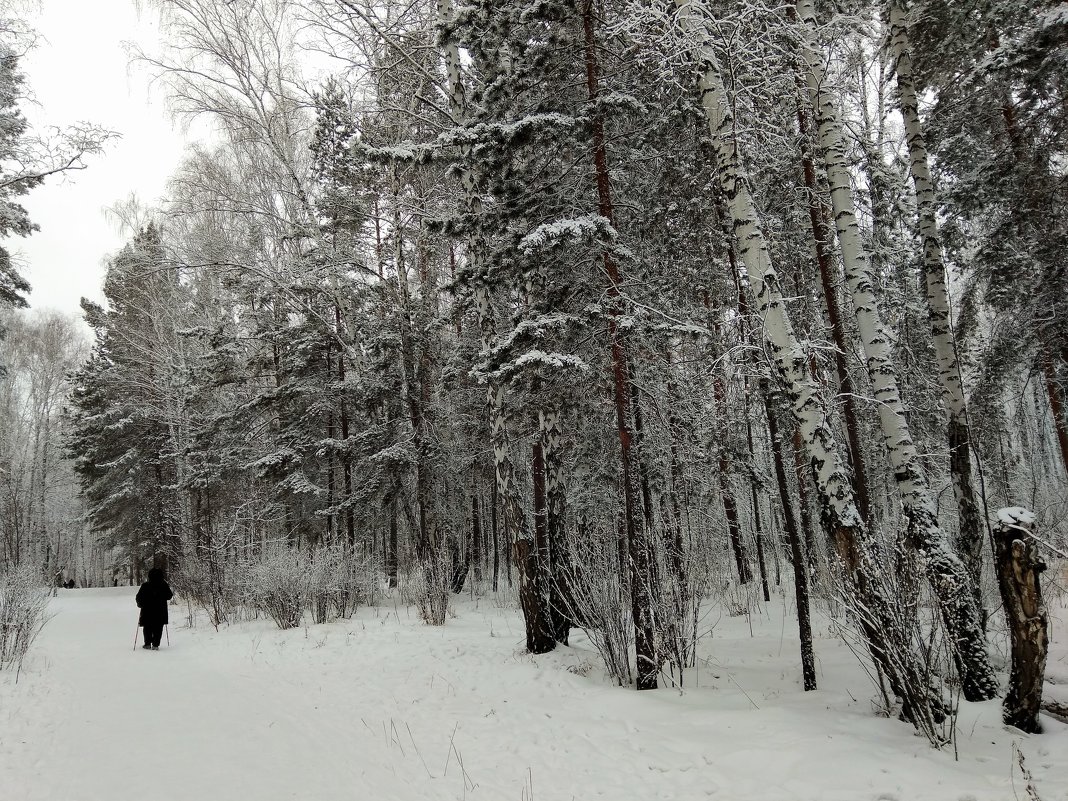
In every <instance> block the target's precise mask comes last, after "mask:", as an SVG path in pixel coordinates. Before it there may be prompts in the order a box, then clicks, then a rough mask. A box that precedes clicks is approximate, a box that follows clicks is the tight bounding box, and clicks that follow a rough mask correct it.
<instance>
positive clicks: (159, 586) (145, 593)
mask: <svg viewBox="0 0 1068 801" xmlns="http://www.w3.org/2000/svg"><path fill="white" fill-rule="evenodd" d="M173 597H174V593H173V592H171V588H170V585H168V584H167V582H166V581H164V580H163V571H162V570H160V569H159V568H158V567H154V568H152V569H151V570H149V571H148V581H146V582H145V583H144V584H142V585H141V589H139V590H138V591H137V606H138V608H139V609H140V610H141V618H140V622H139V625H141V626H165V625H166V624H167V623H169V622H170V621H169V620H168V618H167V601H169V600H170V599H171V598H173Z"/></svg>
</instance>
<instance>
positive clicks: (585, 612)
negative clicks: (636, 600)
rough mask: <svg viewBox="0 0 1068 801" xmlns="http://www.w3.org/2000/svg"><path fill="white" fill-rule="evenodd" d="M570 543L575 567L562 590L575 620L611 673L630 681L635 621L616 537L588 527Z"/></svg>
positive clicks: (627, 682)
mask: <svg viewBox="0 0 1068 801" xmlns="http://www.w3.org/2000/svg"><path fill="white" fill-rule="evenodd" d="M570 546H571V549H572V563H573V564H574V565H575V569H574V570H573V571H572V575H571V576H570V578H569V581H568V586H567V588H566V591H565V592H564V593H562V594H563V595H564V597H567V598H569V599H570V602H571V605H572V609H571V612H572V620H573V621H574V622H575V625H577V626H579V627H580V628H581V629H582V630H583V631H585V632H586V636H587V637H589V638H590V642H591V643H593V645H594V647H595V648H596V649H597V652H598V653H599V654H600V655H601V659H603V660H604V665H605V669H606V670H607V671H608V673H609V675H610V676H612V678H614V679H615V680H616V681H617V682H619V684H620V685H626V684H630V683H631V682H632V681H634V675H633V670H632V668H631V664H630V652H631V650H632V648H633V641H634V624H633V622H632V620H633V618H632V614H631V608H630V592H629V588H628V587H627V584H626V580H625V578H624V573H623V572H622V571H621V570H620V569H619V565H618V561H617V560H618V552H617V550H616V547H617V544H616V541H615V539H614V538H613V537H611V536H610V534H609V533H608V532H605V536H604V537H597V536H596V534H595V532H594V531H593V530H592V529H589V530H587V531H586V537H583V538H579V537H574V538H572V541H571V543H570Z"/></svg>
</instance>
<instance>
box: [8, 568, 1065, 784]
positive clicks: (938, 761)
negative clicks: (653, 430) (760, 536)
mask: <svg viewBox="0 0 1068 801" xmlns="http://www.w3.org/2000/svg"><path fill="white" fill-rule="evenodd" d="M133 592H134V591H133V589H130V588H125V589H115V590H72V591H61V592H60V595H59V597H58V598H56V599H54V600H53V601H52V607H51V608H52V612H53V613H54V615H55V617H54V619H52V621H51V622H50V623H49V624H48V626H47V627H46V628H45V630H44V632H43V633H42V635H41V637H40V639H39V641H38V645H37V647H36V650H35V652H34V653H33V654H32V655H31V657H30V658H29V659H28V660H27V664H26V665H25V667H24V669H23V672H22V676H21V678H20V680H19V682H18V684H17V685H16V684H15V683H14V675H13V674H12V673H10V672H4V673H0V799H3V801H16V800H18V801H38V800H44V799H47V801H57V800H58V799H65V800H67V801H135V799H136V801H142V799H162V800H165V801H167V800H170V799H174V801H179V800H180V801H230V800H231V799H233V801H239V800H240V801H244V799H254V800H255V801H281V799H297V800H299V801H342V799H354V800H357V801H362V799H376V800H381V801H424V800H427V799H472V801H477V799H486V801H572V800H574V801H592V800H593V799H606V800H611V801H630V800H631V799H633V800H634V801H652V799H673V800H674V801H689V800H690V799H694V800H695V801H696V799H722V800H723V801H777V800H778V799H782V800H783V801H808V800H810V799H811V800H812V801H817V800H818V801H835V800H836V799H841V801H867V800H868V799H871V800H872V801H926V800H927V799H930V801H986V800H987V799H989V800H990V801H1007V799H1013V798H1020V799H1026V798H1027V797H1028V796H1027V792H1026V791H1025V781H1024V780H1023V778H1022V776H1021V774H1020V771H1019V768H1018V767H1017V766H1016V763H1015V761H1014V759H1013V743H1016V744H1017V745H1018V746H1019V748H1020V749H1021V750H1022V751H1023V753H1024V754H1025V755H1026V766H1027V768H1028V769H1029V770H1030V771H1031V773H1032V774H1033V775H1034V781H1035V786H1036V787H1037V790H1038V793H1039V794H1040V797H1041V798H1042V799H1043V800H1044V801H1064V800H1065V799H1068V758H1066V755H1068V726H1064V725H1062V724H1060V723H1058V722H1056V721H1053V720H1050V719H1048V718H1047V719H1046V724H1047V733H1046V734H1043V735H1040V736H1028V735H1024V734H1021V733H1020V732H1017V731H1010V730H1007V729H1006V728H1005V727H1004V726H1002V725H1001V723H1000V719H999V718H1000V713H999V702H998V701H993V702H989V703H985V704H967V703H963V704H962V706H963V709H962V712H961V714H960V717H959V719H958V750H959V760H958V761H955V760H954V754H953V751H952V749H947V750H943V751H935V750H932V749H931V748H930V747H929V746H928V744H927V742H926V741H925V740H923V739H921V738H919V737H917V736H915V735H913V734H912V730H911V728H910V727H909V726H907V725H906V724H903V723H900V722H898V721H895V720H887V719H885V718H880V717H877V716H875V715H874V714H873V713H872V707H871V703H870V699H871V697H872V695H873V693H872V688H871V685H870V683H869V681H868V679H867V677H866V676H865V675H864V673H863V672H862V670H861V669H860V667H859V666H858V665H857V664H856V661H855V659H854V658H853V656H852V655H851V654H850V653H849V651H848V649H847V648H845V646H843V645H842V644H841V643H840V642H839V641H838V640H836V639H834V638H833V637H831V636H830V635H829V634H828V632H827V624H826V622H825V621H821V620H820V619H817V621H816V623H817V630H818V631H817V633H818V634H819V636H820V639H819V640H818V642H817V646H816V647H817V656H818V659H819V668H820V672H819V680H820V686H821V689H820V690H819V691H817V692H813V693H804V692H802V691H801V688H800V671H799V669H798V664H797V662H798V660H797V642H796V635H795V630H796V629H795V628H794V626H795V624H794V622H793V618H792V617H786V618H785V619H784V615H783V604H782V602H781V601H777V600H773V602H772V604H771V605H770V607H769V608H767V609H765V608H763V605H761V608H759V609H758V610H757V611H756V613H755V614H753V615H751V616H740V617H726V616H725V617H723V618H722V619H719V620H718V622H717V623H716V625H715V629H714V635H713V636H712V637H711V638H709V639H707V640H706V641H705V642H704V645H703V649H702V650H703V654H704V655H705V657H706V659H705V660H703V664H702V665H701V667H700V670H699V671H697V673H696V674H695V675H694V676H693V677H691V678H692V679H693V681H692V682H691V683H692V684H694V686H692V687H688V688H687V689H686V691H685V692H682V693H680V692H679V691H677V690H673V689H663V690H659V691H656V692H653V693H642V694H639V693H636V692H634V691H632V690H627V689H621V688H618V687H615V686H613V685H612V684H611V683H609V682H608V681H606V680H605V679H604V676H603V672H602V671H601V670H600V668H599V667H596V665H598V664H599V660H598V658H597V656H596V653H595V652H594V651H593V650H592V648H591V647H590V646H589V644H588V643H587V642H586V641H585V640H584V639H583V638H582V635H579V636H578V637H577V638H576V640H577V643H576V644H575V647H572V648H563V649H560V650H559V651H557V652H556V653H552V654H548V655H545V656H539V657H531V656H529V655H527V654H524V653H523V651H522V648H521V640H522V624H521V620H520V618H519V615H518V613H517V612H516V611H515V610H514V609H512V608H506V606H505V605H503V604H501V603H498V602H497V601H496V600H495V599H493V598H492V597H491V598H481V599H478V600H472V599H470V598H461V599H459V600H458V601H457V603H456V616H455V617H454V618H452V619H450V620H449V622H448V624H447V625H446V626H444V627H442V628H437V629H433V628H428V627H426V626H424V625H422V623H421V622H420V621H419V620H418V616H417V615H416V614H415V613H414V611H411V610H409V609H407V608H405V607H403V606H400V605H396V606H394V605H393V604H392V602H389V603H388V604H387V605H385V606H382V607H379V608H366V609H363V610H361V611H360V612H359V614H358V615H357V617H356V618H355V619H353V620H351V621H340V622H337V623H332V624H329V625H326V626H311V627H308V628H307V629H297V630H293V631H288V632H280V631H278V630H276V629H275V628H274V626H273V624H271V623H269V622H265V621H257V622H252V623H247V624H240V625H234V626H231V627H229V628H225V629H223V630H221V631H219V632H216V631H214V630H213V629H212V628H211V627H210V626H208V625H206V624H204V623H200V624H199V625H198V626H197V627H196V628H193V629H190V628H187V627H185V626H184V625H183V624H182V618H183V614H182V612H181V609H182V607H181V606H176V607H173V608H172V609H173V611H172V625H171V631H170V637H171V644H170V647H167V645H166V644H164V646H163V648H161V649H160V651H159V652H146V651H143V650H141V649H140V648H138V649H137V650H136V651H134V650H132V644H133V636H134V623H135V621H136V609H135V608H134V604H133ZM1061 612H1062V613H1063V610H1061ZM717 614H718V613H716V612H714V613H713V615H717ZM1062 619H1063V614H1062ZM1050 668H1051V675H1056V676H1062V677H1064V679H1065V680H1068V643H1066V642H1065V638H1064V633H1063V630H1062V629H1061V628H1060V627H1056V628H1055V631H1054V651H1053V653H1052V654H1051V659H1050Z"/></svg>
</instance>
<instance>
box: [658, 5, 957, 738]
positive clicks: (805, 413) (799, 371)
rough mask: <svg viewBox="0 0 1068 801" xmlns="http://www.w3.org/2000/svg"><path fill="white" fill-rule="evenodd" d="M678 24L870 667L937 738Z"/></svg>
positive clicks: (919, 667)
mask: <svg viewBox="0 0 1068 801" xmlns="http://www.w3.org/2000/svg"><path fill="white" fill-rule="evenodd" d="M676 5H677V6H678V8H679V10H680V15H679V21H680V24H681V25H682V26H683V29H684V30H685V32H686V33H687V34H688V35H689V36H690V37H691V41H692V42H693V54H694V56H695V57H696V59H697V61H698V64H699V69H700V75H699V80H698V86H699V88H700V91H701V106H702V108H703V110H704V112H705V116H706V117H707V119H708V123H709V129H710V132H711V135H712V143H713V152H714V154H715V159H716V167H717V171H718V173H719V179H720V185H721V188H722V191H723V193H724V196H725V198H726V201H727V207H728V211H729V213H730V217H731V221H732V223H733V229H734V238H735V241H736V243H737V248H738V255H739V256H740V258H741V260H742V264H743V265H744V266H745V270H746V275H747V276H748V279H749V283H750V286H751V288H752V291H753V294H754V296H755V298H756V310H757V312H758V314H759V315H760V318H761V323H762V325H761V330H762V332H763V334H764V340H765V343H766V345H767V348H768V353H769V355H770V356H771V358H772V359H773V361H774V363H775V365H776V367H777V368H778V370H779V372H780V374H781V376H782V379H783V382H784V384H785V390H786V395H787V397H788V399H789V404H790V409H791V411H792V412H793V415H794V418H795V420H796V421H797V424H798V428H799V429H800V432H801V437H802V439H803V441H804V443H805V447H806V450H807V452H808V456H809V462H810V464H811V466H812V472H813V476H814V480H815V484H816V489H817V491H818V494H819V500H820V504H821V507H822V509H823V512H824V516H825V517H826V518H827V520H828V524H829V527H830V528H831V530H832V533H833V537H834V540H835V545H836V548H837V551H838V554H839V557H840V559H841V560H842V562H843V564H844V566H845V568H846V572H847V576H848V578H849V579H850V580H851V583H852V588H853V590H854V591H855V595H856V599H857V601H858V609H859V610H860V612H861V614H859V620H860V626H861V630H862V634H863V636H864V638H865V640H866V642H867V645H868V649H869V652H870V654H871V656H872V659H873V660H874V661H875V663H876V664H877V665H878V666H879V668H880V669H881V670H882V671H883V673H884V674H885V675H886V677H887V679H888V681H889V682H890V685H891V687H892V689H893V691H894V693H895V694H896V695H897V696H898V697H900V698H901V699H902V700H903V701H904V703H905V707H906V708H905V714H906V715H908V716H909V718H910V719H911V720H912V722H913V723H914V724H915V725H916V726H917V728H919V729H921V730H922V731H923V732H924V733H925V734H926V735H927V736H928V737H930V738H931V739H936V735H935V734H934V718H935V716H936V715H937V714H938V710H937V707H938V705H939V701H938V700H937V699H935V698H932V694H931V690H930V688H929V686H928V685H927V682H926V679H925V672H926V669H925V667H924V665H923V664H922V661H921V660H920V659H919V656H918V654H917V653H916V650H915V648H914V647H913V645H912V643H911V640H910V638H909V636H908V634H907V632H906V630H905V628H906V627H905V626H903V625H902V621H901V619H900V615H899V614H898V612H897V610H896V609H895V606H894V603H893V595H892V593H891V592H890V588H889V587H887V586H886V584H885V582H884V581H883V579H882V575H881V573H880V571H879V569H878V567H877V566H876V564H875V560H874V550H875V543H874V542H873V541H872V539H871V537H870V535H869V533H868V532H867V530H866V528H865V526H864V522H863V520H862V519H861V517H860V514H859V512H858V511H857V507H856V504H855V502H854V500H853V487H852V484H851V482H850V480H849V475H848V473H847V471H846V469H845V465H844V464H843V462H842V459H841V457H840V454H839V452H838V445H837V443H836V442H835V438H834V433H833V430H832V427H831V425H830V422H829V419H828V414H827V410H826V408H825V406H824V403H823V400H822V398H821V397H820V393H819V390H818V388H817V386H816V384H815V382H814V381H813V380H812V378H811V377H810V375H809V372H808V363H807V359H806V356H805V352H804V350H803V349H802V347H801V344H800V343H799V342H798V340H797V338H796V337H795V336H794V332H793V326H792V324H791V322H790V318H789V315H788V314H787V310H786V304H785V301H784V298H783V296H782V293H781V291H780V289H779V277H778V274H777V273H776V271H775V267H774V265H773V264H772V261H771V254H770V251H769V250H768V244H767V241H766V240H765V238H764V233H763V231H762V230H761V227H760V222H759V219H758V217H757V212H756V205H755V203H754V202H753V198H752V195H751V194H750V191H749V186H748V184H747V182H746V179H745V176H744V174H743V172H742V168H741V159H740V157H739V154H738V150H737V146H736V143H735V140H734V138H733V123H734V120H733V115H732V113H731V110H730V104H729V102H728V97H727V93H726V89H725V88H724V85H723V79H722V76H721V73H720V69H719V63H718V59H717V58H716V54H715V51H714V50H713V49H712V46H711V44H710V34H709V32H708V30H707V27H706V25H705V23H704V22H703V21H702V20H701V19H700V18H698V17H696V16H695V15H694V12H693V11H692V10H691V8H690V3H689V0H676Z"/></svg>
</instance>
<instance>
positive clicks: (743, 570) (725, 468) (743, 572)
mask: <svg viewBox="0 0 1068 801" xmlns="http://www.w3.org/2000/svg"><path fill="white" fill-rule="evenodd" d="M712 359H713V362H715V361H718V359H717V358H716V356H715V354H713V357H712ZM726 394H727V393H726V390H725V389H724V386H723V376H722V375H720V373H719V372H717V373H716V374H715V375H714V376H713V377H712V396H713V400H714V401H715V410H716V418H717V420H716V428H717V430H718V432H719V435H718V437H717V439H719V447H718V451H719V458H718V463H717V467H718V469H717V470H716V480H717V481H718V482H719V494H720V498H721V499H722V501H723V515H724V517H726V518H727V538H728V541H729V542H730V545H731V552H732V553H733V554H734V563H735V566H736V567H737V568H738V581H739V582H741V583H742V584H748V583H749V582H750V581H751V580H752V578H753V571H752V570H751V569H750V567H749V559H748V557H747V555H746V553H745V546H744V545H743V544H742V525H741V522H740V521H739V520H738V503H737V502H736V501H735V499H734V490H733V489H732V488H731V477H730V469H731V462H730V459H729V458H728V457H727V398H726Z"/></svg>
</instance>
